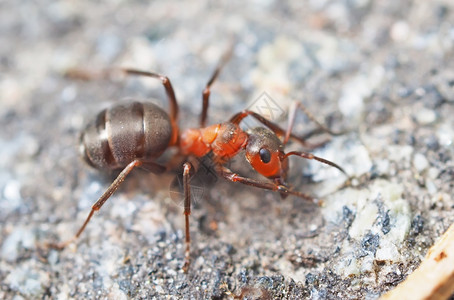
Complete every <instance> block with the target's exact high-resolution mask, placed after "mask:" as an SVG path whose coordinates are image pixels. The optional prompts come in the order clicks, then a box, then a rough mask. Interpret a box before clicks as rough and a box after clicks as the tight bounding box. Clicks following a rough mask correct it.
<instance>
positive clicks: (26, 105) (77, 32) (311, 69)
mask: <svg viewBox="0 0 454 300" xmlns="http://www.w3.org/2000/svg"><path fill="white" fill-rule="evenodd" d="M0 38H1V43H0V126H1V128H2V130H1V131H0V232H1V240H0V298H2V299H36V298H45V299H51V298H52V299H54V298H59V299H65V298H79V299H82V298H110V299H127V298H147V299H150V298H156V299H161V298H162V299H168V298H170V299H178V298H188V299H192V298H194V299H206V298H214V299H229V298H233V297H238V298H242V297H247V298H248V299H267V298H268V299H270V298H289V299H294V298H307V299H356V298H363V299H364V298H365V299H376V298H378V297H379V296H380V295H381V294H383V293H384V292H386V291H388V290H389V289H391V288H393V287H394V286H396V285H397V284H399V282H401V281H402V280H403V279H405V277H406V276H407V275H408V274H409V273H411V272H412V271H413V270H414V269H415V268H416V267H417V266H418V265H419V263H420V261H421V259H422V258H423V257H424V255H425V253H426V252H427V250H428V248H429V247H430V246H431V245H432V244H433V243H434V241H435V240H436V239H437V237H439V236H440V235H441V234H442V233H443V232H444V230H446V228H448V226H449V225H450V224H451V223H452V222H453V220H454V211H453V208H454V202H453V199H452V193H451V189H452V179H453V177H454V163H453V160H452V157H453V155H454V153H453V149H452V141H453V139H454V130H453V125H454V119H453V118H452V116H453V114H454V72H453V71H452V70H453V67H454V66H453V65H454V60H453V54H454V5H453V4H452V3H451V2H450V1H448V0H445V1H443V0H437V1H424V0H419V1H416V0H415V1H405V0H403V1H368V0H361V1H359V0H356V1H334V0H333V1H329V0H328V1H293V2H290V3H286V4H284V3H283V2H281V1H262V2H259V1H255V2H254V3H251V4H245V3H244V2H242V1H229V2H228V3H227V2H225V3H221V2H212V1H185V2H184V3H183V2H182V1H156V2H152V3H148V2H147V1H121V0H117V1H102V2H97V3H94V2H89V1H77V2H75V1H40V2H39V3H38V2H32V1H14V2H13V1H8V2H6V1H3V2H1V3H0ZM232 41H233V42H232ZM232 43H233V45H234V46H233V55H232V57H231V59H230V60H229V62H228V63H227V65H226V66H225V68H224V69H223V70H222V73H221V75H220V77H219V80H218V81H216V82H215V84H214V86H213V91H212V97H211V106H210V110H209V123H210V124H212V123H216V122H222V121H226V120H228V118H229V117H230V116H231V115H233V114H234V113H236V112H238V111H241V110H243V109H247V108H249V109H252V110H256V111H258V112H259V113H262V114H263V115H265V116H266V117H268V118H269V119H271V120H272V121H274V122H277V123H279V124H281V125H282V126H284V127H285V126H286V119H287V113H288V110H289V106H290V104H291V103H292V101H295V100H297V101H300V102H302V103H303V104H304V105H305V106H306V107H307V108H308V110H309V111H311V112H312V113H313V114H314V115H315V116H316V118H317V119H319V120H320V121H322V122H323V123H324V124H326V125H327V126H328V127H330V128H332V129H333V130H335V131H345V132H344V133H343V134H341V135H338V136H334V137H331V138H330V140H329V142H328V143H326V144H325V145H324V146H323V147H320V148H317V149H315V150H314V151H313V152H314V153H315V154H316V155H318V156H322V157H325V158H327V159H330V160H332V161H334V162H336V163H338V164H339V165H341V166H342V167H343V168H344V169H345V170H346V171H347V173H348V174H349V175H350V176H351V177H352V179H351V180H350V181H347V178H346V177H345V176H344V175H343V174H341V173H340V172H339V171H338V170H336V169H334V168H330V167H327V166H324V165H321V164H320V163H317V162H312V161H310V162H309V161H303V160H302V159H298V158H292V160H291V174H290V175H291V176H290V180H289V181H290V182H291V184H292V185H293V187H294V188H295V189H296V190H299V191H304V192H305V193H308V194H311V195H313V196H314V198H317V199H321V200H322V201H323V205H322V206H321V207H318V206H316V205H313V204H311V203H308V202H307V201H304V200H302V199H299V198H295V197H288V198H286V199H281V198H280V197H279V195H278V194H275V193H272V192H267V191H262V190H258V189H256V188H252V187H247V186H243V185H240V184H235V183H229V182H225V181H224V180H221V179H219V180H218V179H217V178H215V177H212V176H211V175H210V174H199V176H200V177H198V179H194V181H193V184H192V185H193V193H194V199H193V202H192V203H193V207H194V210H193V214H192V216H191V233H192V243H191V246H192V250H191V258H192V264H191V267H190V269H189V272H188V273H187V274H185V273H183V271H182V266H183V262H184V234H183V229H184V218H183V215H182V207H181V195H180V194H179V192H178V189H177V188H176V187H175V185H174V184H172V182H174V183H175V179H177V178H178V177H176V173H167V174H165V175H163V176H156V175H153V174H148V173H146V172H143V171H140V170H137V171H135V172H134V173H133V174H132V175H131V176H130V178H128V179H127V180H126V182H125V183H124V185H123V186H122V187H121V188H120V191H119V192H118V193H116V194H115V195H114V196H113V197H112V198H111V199H110V200H109V201H108V202H107V203H106V204H105V205H104V207H103V208H102V209H101V211H100V212H99V213H97V214H96V216H95V217H94V218H93V220H92V221H91V222H90V224H89V225H88V227H87V229H86V231H85V232H84V234H83V235H82V237H81V238H80V239H79V241H78V242H77V243H74V244H71V245H70V246H69V247H67V248H66V249H65V250H64V251H61V252H59V251H56V250H50V249H45V248H42V247H40V246H42V245H43V244H44V243H45V242H48V241H59V240H64V239H67V238H69V237H71V236H72V235H73V234H74V233H75V232H76V231H77V229H78V228H79V226H80V225H81V224H82V223H83V220H84V219H85V217H86V216H87V214H88V212H89V210H90V207H91V205H92V204H93V203H94V201H96V199H97V198H98V197H99V196H100V195H101V194H102V192H103V191H104V190H105V189H106V188H107V186H108V185H109V184H110V182H111V181H112V179H113V178H114V175H115V174H105V173H100V172H98V171H97V170H94V169H91V168H90V167H88V166H87V165H86V164H84V163H83V161H82V160H81V159H80V156H79V153H78V142H79V134H80V132H81V131H82V130H83V128H84V127H85V124H86V123H87V122H88V121H89V120H91V119H92V118H94V116H95V115H96V113H97V112H99V111H101V110H102V109H103V108H106V107H109V106H111V105H114V104H116V103H119V102H121V101H131V100H130V99H131V98H134V99H139V100H141V101H146V100H147V101H153V102H155V103H157V104H159V105H161V106H162V107H164V108H167V102H166V98H165V93H164V91H163V88H162V87H161V85H160V84H159V82H154V81H153V80H150V79H131V80H127V81H121V82H119V81H114V82H109V81H107V80H99V81H90V82H83V81H80V80H72V79H69V78H65V77H64V76H63V74H64V72H65V71H66V70H68V69H69V68H74V67H81V68H89V69H91V70H99V69H102V68H105V67H111V66H128V67H134V68H138V69H143V70H154V71H157V72H160V73H163V74H166V75H167V76H168V77H169V78H170V79H171V81H172V84H173V86H174V88H175V91H176V94H177V98H178V100H179V104H180V109H181V116H180V125H181V126H182V127H183V128H186V127H189V126H197V124H198V119H197V117H198V115H199V113H200V110H201V92H202V90H203V88H204V86H205V84H206V82H207V80H208V78H209V76H210V74H211V73H212V72H213V70H214V68H215V66H216V65H217V63H218V61H219V59H220V57H221V56H222V55H223V53H225V52H226V51H227V50H228V49H229V47H230V45H231V44H232ZM127 98H129V100H128V99H127ZM252 126H255V124H254V122H253V121H252V120H246V122H245V123H244V127H252ZM313 128H316V125H315V124H314V123H313V122H311V121H310V120H308V118H307V117H305V116H304V114H302V113H301V114H300V113H299V114H298V116H297V119H296V125H295V134H299V135H304V134H305V133H306V132H308V131H311V130H312V129H313ZM326 138H328V136H327V135H322V136H318V137H313V138H311V141H313V142H317V141H321V140H326ZM288 149H293V150H295V149H300V150H301V149H303V148H302V147H301V146H300V145H298V144H295V143H292V144H290V145H289V148H288ZM170 154H171V153H168V155H170ZM164 159H165V158H164ZM205 164H207V163H206V162H205ZM208 164H209V162H208ZM246 165H247V164H245V162H244V160H242V159H241V158H237V159H235V160H234V161H233V162H231V163H230V164H229V166H230V167H232V168H233V169H235V170H237V171H239V172H240V173H242V174H251V175H252V176H253V175H254V174H253V172H251V170H250V169H249V168H248V167H247V166H246Z"/></svg>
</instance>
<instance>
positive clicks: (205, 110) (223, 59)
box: [200, 46, 233, 127]
mask: <svg viewBox="0 0 454 300" xmlns="http://www.w3.org/2000/svg"><path fill="white" fill-rule="evenodd" d="M232 53H233V46H232V47H230V48H229V50H228V51H227V52H226V53H225V54H224V55H223V56H222V57H221V60H220V62H219V64H218V66H217V67H216V69H215V70H214V72H213V75H211V78H210V80H208V83H207V85H206V86H205V89H204V90H203V94H202V100H203V104H202V114H201V115H200V127H205V123H206V119H207V115H208V104H209V99H210V94H211V91H210V88H211V85H212V84H213V82H214V81H215V80H216V79H217V77H218V76H219V73H220V72H221V69H222V68H223V67H224V65H225V64H226V62H227V61H228V60H229V59H230V57H231V56H232Z"/></svg>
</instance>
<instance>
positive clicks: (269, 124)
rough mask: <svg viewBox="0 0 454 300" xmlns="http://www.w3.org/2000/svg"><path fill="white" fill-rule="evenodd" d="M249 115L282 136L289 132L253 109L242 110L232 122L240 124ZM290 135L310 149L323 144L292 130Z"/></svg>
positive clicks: (231, 119)
mask: <svg viewBox="0 0 454 300" xmlns="http://www.w3.org/2000/svg"><path fill="white" fill-rule="evenodd" d="M247 116H251V117H253V118H255V119H256V120H257V121H259V122H260V123H262V124H263V125H265V126H266V127H268V128H269V129H271V130H272V131H273V132H274V133H275V134H276V135H277V136H280V137H282V136H285V135H286V134H287V132H286V131H285V130H284V129H282V128H281V127H280V126H279V125H277V124H275V123H273V122H271V121H269V120H268V119H266V118H265V117H263V116H262V115H259V114H258V113H256V112H254V111H251V110H243V111H242V112H239V113H237V114H235V115H234V116H233V117H232V118H230V122H232V123H234V124H236V125H239V124H240V123H241V121H243V119H244V118H246V117H247ZM289 135H290V138H292V139H294V140H296V141H298V142H299V143H300V144H301V145H303V146H304V147H306V148H309V149H315V148H317V147H319V146H320V145H321V144H311V143H308V142H306V141H305V139H304V138H301V137H298V136H296V135H294V134H293V133H291V132H290V133H289Z"/></svg>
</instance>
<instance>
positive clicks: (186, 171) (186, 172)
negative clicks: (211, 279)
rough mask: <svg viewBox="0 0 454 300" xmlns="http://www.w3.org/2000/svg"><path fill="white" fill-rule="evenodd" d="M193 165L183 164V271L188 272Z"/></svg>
mask: <svg viewBox="0 0 454 300" xmlns="http://www.w3.org/2000/svg"><path fill="white" fill-rule="evenodd" d="M191 168H192V165H191V163H189V162H185V163H184V166H183V188H184V219H185V236H186V239H185V244H186V249H185V252H184V266H183V271H184V272H185V273H186V272H188V269H189V263H190V258H191V257H190V254H191V253H190V251H191V235H190V231H189V215H190V214H191V187H190V186H189V178H190V171H191Z"/></svg>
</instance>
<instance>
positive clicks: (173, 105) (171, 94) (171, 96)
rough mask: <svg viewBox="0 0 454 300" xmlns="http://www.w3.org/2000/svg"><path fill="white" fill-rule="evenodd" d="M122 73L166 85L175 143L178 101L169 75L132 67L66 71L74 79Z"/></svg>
mask: <svg viewBox="0 0 454 300" xmlns="http://www.w3.org/2000/svg"><path fill="white" fill-rule="evenodd" d="M121 75H134V76H145V77H151V78H155V79H159V80H160V81H161V82H162V85H163V86H164V89H165V91H166V94H167V99H168V101H169V108H170V122H171V124H172V128H173V130H172V132H173V135H172V139H171V142H170V144H171V145H174V144H175V143H176V142H177V140H178V110H179V109H178V103H177V98H176V96H175V91H174V90H173V87H172V83H171V82H170V80H169V78H168V77H167V76H164V75H161V74H157V73H152V72H146V71H141V70H136V69H130V68H108V69H103V70H101V71H97V72H94V71H90V70H87V69H81V68H73V69H69V70H67V71H66V73H65V76H67V77H69V78H74V79H81V80H101V79H112V78H115V77H118V76H121Z"/></svg>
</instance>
